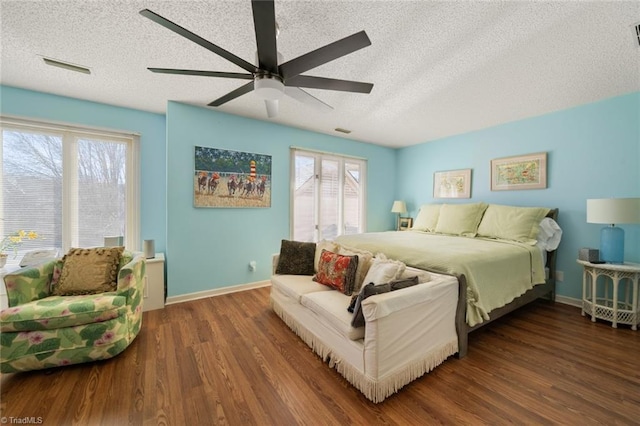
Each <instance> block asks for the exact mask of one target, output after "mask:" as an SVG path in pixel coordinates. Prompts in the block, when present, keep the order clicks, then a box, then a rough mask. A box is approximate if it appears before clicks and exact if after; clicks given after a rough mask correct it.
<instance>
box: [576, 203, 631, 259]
mask: <svg viewBox="0 0 640 426" xmlns="http://www.w3.org/2000/svg"><path fill="white" fill-rule="evenodd" d="M587 223H606V224H609V225H610V226H607V227H604V228H602V230H601V231H600V260H602V261H604V262H607V263H624V230H623V229H622V228H618V227H616V226H615V224H620V223H640V198H602V199H592V200H587Z"/></svg>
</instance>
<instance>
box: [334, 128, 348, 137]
mask: <svg viewBox="0 0 640 426" xmlns="http://www.w3.org/2000/svg"><path fill="white" fill-rule="evenodd" d="M333 130H335V131H336V132H340V133H344V134H347V135H348V134H349V133H351V130H347V129H343V128H342V127H336V128H335V129H333Z"/></svg>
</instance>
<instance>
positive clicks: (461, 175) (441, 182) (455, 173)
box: [433, 169, 471, 198]
mask: <svg viewBox="0 0 640 426" xmlns="http://www.w3.org/2000/svg"><path fill="white" fill-rule="evenodd" d="M433 198H471V169H462V170H449V171H446V172H435V173H434V174H433Z"/></svg>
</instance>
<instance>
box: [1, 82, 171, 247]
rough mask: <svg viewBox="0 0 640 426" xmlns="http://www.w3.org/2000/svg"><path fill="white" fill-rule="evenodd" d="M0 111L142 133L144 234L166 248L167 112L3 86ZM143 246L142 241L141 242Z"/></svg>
mask: <svg viewBox="0 0 640 426" xmlns="http://www.w3.org/2000/svg"><path fill="white" fill-rule="evenodd" d="M0 113H2V114H5V115H12V116H20V117H24V118H32V119H42V120H49V121H58V122H64V123H68V124H77V125H82V126H93V127H102V128H109V129H114V130H124V131H129V132H132V133H139V134H140V157H141V171H140V187H141V200H140V205H141V206H140V208H141V212H140V222H141V229H140V237H141V240H145V239H153V240H155V245H156V250H157V251H164V250H165V249H166V216H167V215H166V190H165V189H166V166H165V165H166V137H165V116H164V115H162V114H152V113H149V112H143V111H138V110H135V109H130V108H121V107H116V106H111V105H105V104H100V103H96V102H88V101H82V100H78V99H73V98H67V97H63V96H56V95H50V94H46V93H41V92H34V91H31V90H24V89H18V88H15V87H9V86H0ZM140 248H142V243H140Z"/></svg>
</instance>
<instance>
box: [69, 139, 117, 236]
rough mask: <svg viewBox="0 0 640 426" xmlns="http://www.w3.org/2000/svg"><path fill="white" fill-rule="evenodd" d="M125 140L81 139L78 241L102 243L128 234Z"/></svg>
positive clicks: (79, 147)
mask: <svg viewBox="0 0 640 426" xmlns="http://www.w3.org/2000/svg"><path fill="white" fill-rule="evenodd" d="M126 154H127V146H126V144H125V143H119V142H111V141H101V140H88V139H80V140H78V243H79V246H80V247H91V246H101V245H103V243H104V237H105V236H107V235H109V236H116V235H122V236H124V235H125V232H126V229H125V225H126V204H125V203H126V188H125V178H126V172H125V166H126Z"/></svg>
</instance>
